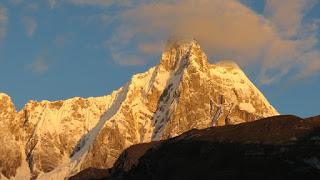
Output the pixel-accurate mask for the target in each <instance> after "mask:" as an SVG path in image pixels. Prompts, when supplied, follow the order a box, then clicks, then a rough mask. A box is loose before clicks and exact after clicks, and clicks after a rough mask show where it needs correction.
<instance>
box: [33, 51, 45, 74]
mask: <svg viewBox="0 0 320 180" xmlns="http://www.w3.org/2000/svg"><path fill="white" fill-rule="evenodd" d="M28 69H30V70H31V71H32V72H33V73H36V74H43V73H45V72H47V71H48V70H49V65H48V64H47V63H46V61H45V58H44V56H41V55H39V56H37V57H36V59H35V60H34V62H33V63H32V64H30V65H29V66H28Z"/></svg>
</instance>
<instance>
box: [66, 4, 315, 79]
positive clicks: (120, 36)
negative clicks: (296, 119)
mask: <svg viewBox="0 0 320 180" xmlns="http://www.w3.org/2000/svg"><path fill="white" fill-rule="evenodd" d="M71 2H73V3H74V4H77V5H84V4H88V5H93V4H96V5H97V4H100V5H105V6H106V5H108V6H114V5H117V6H125V8H124V10H122V11H121V13H120V14H118V16H117V17H114V19H116V20H117V21H116V22H120V23H117V28H116V30H115V31H114V32H113V34H112V35H111V39H109V40H107V41H106V43H105V44H106V47H107V48H108V49H109V51H110V53H111V54H112V56H113V57H114V60H115V61H117V62H119V63H120V64H141V63H142V62H143V61H144V62H146V60H145V59H146V57H148V55H155V54H159V53H160V51H161V50H162V49H163V47H164V45H165V42H166V40H167V39H168V37H170V36H172V35H179V36H183V37H187V38H189V37H192V38H196V39H197V40H198V41H199V42H200V44H201V45H202V47H203V48H204V49H205V51H206V53H207V54H208V55H209V57H210V59H211V60H219V59H232V60H235V61H237V62H238V63H239V64H241V65H242V66H256V65H259V67H260V68H261V70H260V74H259V80H260V82H261V83H262V84H269V83H273V82H275V81H278V80H279V79H281V78H282V77H284V76H286V75H287V74H288V73H291V72H293V70H294V71H295V74H296V75H295V77H294V78H304V77H307V76H311V75H315V74H318V73H319V70H320V57H319V54H320V50H319V48H317V45H318V44H319V42H318V39H317V36H316V31H317V30H319V23H316V22H319V21H317V20H316V19H314V20H313V19H312V20H309V21H307V22H305V21H304V16H305V13H306V12H307V11H308V10H309V9H311V8H312V7H313V6H314V5H315V4H316V3H317V1H315V0H281V1H278V0H266V3H265V9H264V12H262V13H260V14H258V13H257V12H255V11H253V10H252V9H250V8H249V7H248V6H246V5H244V4H242V3H241V2H239V1H237V0H228V1H226V0H183V1H179V0H162V1H156V0H155V1H137V2H140V3H130V1H127V0H123V1H119V2H117V1H108V0H96V1H87V0H71ZM318 3H319V2H318ZM319 18H320V17H319ZM126 47H136V49H135V50H130V51H127V49H130V48H126ZM119 58H121V59H119ZM131 59H133V60H134V62H132V61H131ZM137 61H138V62H139V63H137Z"/></svg>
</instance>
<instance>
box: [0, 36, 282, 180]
mask: <svg viewBox="0 0 320 180" xmlns="http://www.w3.org/2000/svg"><path fill="white" fill-rule="evenodd" d="M0 97H1V96H0ZM0 106H1V103H0ZM277 114H278V112H277V111H276V110H275V109H274V108H273V107H272V106H271V105H270V104H269V102H268V101H267V100H266V98H265V97H264V96H263V94H262V93H261V92H260V91H259V90H258V89H257V88H256V87H255V86H254V85H253V84H252V83H251V81H250V80H249V79H248V78H247V77H246V75H245V74H244V73H243V71H242V70H241V69H240V68H239V67H238V66H237V65H236V64H234V63H231V62H228V61H222V62H219V63H216V64H210V63H209V62H208V58H207V56H206V55H205V53H204V52H203V50H202V49H201V47H200V45H199V43H198V42H196V41H195V40H191V41H171V42H169V43H168V46H167V48H166V50H165V51H164V53H163V54H162V57H161V60H160V63H159V65H157V66H155V67H152V68H150V69H149V70H148V71H147V72H145V73H140V74H136V75H134V76H133V77H132V78H131V80H130V81H129V82H128V83H127V84H126V85H125V86H124V87H122V88H120V89H119V90H116V91H114V92H113V93H112V94H111V95H107V96H102V97H96V98H87V99H84V98H72V99H68V100H63V101H55V102H49V101H42V102H35V101H32V102H30V103H28V104H27V105H26V106H25V107H24V108H23V109H22V110H21V111H20V112H18V113H15V114H14V117H15V118H14V119H15V122H16V123H15V125H14V127H12V128H13V129H20V131H19V133H15V132H12V133H13V134H14V136H15V137H19V138H17V139H18V141H19V143H20V144H23V149H24V152H25V154H24V155H25V156H26V159H27V163H28V165H29V167H30V171H31V173H32V175H33V177H38V179H64V178H65V177H68V176H70V175H72V174H75V173H77V172H79V171H80V170H82V169H85V168H88V167H95V168H108V167H111V166H112V165H113V163H114V162H115V160H116V159H117V158H118V156H119V155H120V153H121V152H122V151H123V150H124V149H125V148H127V147H129V146H131V145H134V144H138V143H144V142H150V141H154V140H161V139H166V138H170V137H174V136H177V135H180V134H181V133H183V132H186V131H188V130H190V129H192V128H199V129H200V128H206V127H211V126H223V125H228V124H238V123H242V122H247V121H254V120H257V119H259V118H262V117H269V116H273V115H277ZM5 119H6V118H5ZM0 160H1V159H0ZM14 168H16V167H13V168H12V169H14ZM2 174H4V175H5V176H7V177H8V178H9V177H14V173H11V174H9V173H4V172H2Z"/></svg>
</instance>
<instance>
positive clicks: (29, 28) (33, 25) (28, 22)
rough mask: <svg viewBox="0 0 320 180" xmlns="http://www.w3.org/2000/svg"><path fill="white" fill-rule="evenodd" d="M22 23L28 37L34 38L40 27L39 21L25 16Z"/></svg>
mask: <svg viewBox="0 0 320 180" xmlns="http://www.w3.org/2000/svg"><path fill="white" fill-rule="evenodd" d="M22 23H23V25H24V27H25V29H26V34H27V36H28V37H32V36H33V34H34V32H35V31H36V29H37V26H38V25H37V21H36V20H35V19H34V18H32V17H28V16H24V17H22Z"/></svg>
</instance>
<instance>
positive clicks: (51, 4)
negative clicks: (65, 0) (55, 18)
mask: <svg viewBox="0 0 320 180" xmlns="http://www.w3.org/2000/svg"><path fill="white" fill-rule="evenodd" d="M58 3H59V1H58V0H48V4H49V7H50V8H51V9H54V8H55V7H56V6H57V5H58Z"/></svg>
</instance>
